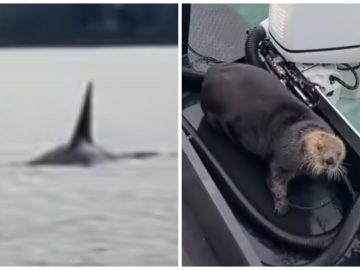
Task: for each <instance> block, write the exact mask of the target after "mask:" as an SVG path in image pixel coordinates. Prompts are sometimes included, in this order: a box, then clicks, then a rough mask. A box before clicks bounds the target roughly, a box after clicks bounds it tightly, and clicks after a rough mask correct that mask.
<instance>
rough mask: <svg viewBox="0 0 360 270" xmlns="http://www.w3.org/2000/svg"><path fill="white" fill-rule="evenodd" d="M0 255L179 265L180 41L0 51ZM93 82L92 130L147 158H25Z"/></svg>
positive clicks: (66, 131)
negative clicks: (66, 162)
mask: <svg viewBox="0 0 360 270" xmlns="http://www.w3.org/2000/svg"><path fill="white" fill-rule="evenodd" d="M0 71H1V72H0V89H1V90H0V130H1V133H0V146H1V147H0V211H1V212H0V213H1V219H0V265H87V266H92V265H104V266H106V265H177V245H178V244H177V233H178V228H177V224H178V220H177V218H178V217H177V200H178V195H177V192H178V182H177V156H176V155H170V156H169V155H166V153H169V152H176V151H177V49H176V48H171V47H168V48H166V47H164V48H136V49H126V48H121V49H86V50H83V49H49V50H44V49H38V50H2V51H0ZM88 80H92V81H93V82H94V90H95V91H94V112H93V114H94V115H93V116H94V119H93V120H94V136H95V138H96V140H97V142H98V144H99V145H101V146H103V147H104V148H106V149H107V150H110V151H112V152H115V153H121V152H125V151H126V152H128V151H153V150H155V151H160V152H163V153H165V155H160V156H158V157H155V158H152V159H148V160H129V161H119V162H113V163H108V164H103V165H99V166H97V167H93V168H90V169H84V168H69V167H59V168H57V167H36V168H32V167H26V166H23V165H22V164H21V163H19V162H21V161H26V160H29V159H31V158H32V157H34V156H36V155H37V154H39V153H42V152H43V151H44V150H47V149H49V148H52V147H54V146H56V145H59V144H61V143H63V142H65V141H67V139H68V138H69V136H70V135H71V132H72V129H73V125H74V124H75V123H74V122H75V120H76V118H77V114H78V112H79V110H80V104H81V102H82V98H83V95H84V93H85V88H84V87H85V84H86V82H87V81H88Z"/></svg>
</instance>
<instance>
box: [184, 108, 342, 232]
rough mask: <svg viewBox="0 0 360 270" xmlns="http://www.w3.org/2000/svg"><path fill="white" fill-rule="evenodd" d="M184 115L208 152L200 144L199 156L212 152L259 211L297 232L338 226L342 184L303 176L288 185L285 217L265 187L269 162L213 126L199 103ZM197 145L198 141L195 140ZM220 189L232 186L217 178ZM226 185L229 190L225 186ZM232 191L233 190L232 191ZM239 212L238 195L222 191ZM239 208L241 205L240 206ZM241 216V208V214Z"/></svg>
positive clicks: (214, 167)
mask: <svg viewBox="0 0 360 270" xmlns="http://www.w3.org/2000/svg"><path fill="white" fill-rule="evenodd" d="M183 118H184V119H185V120H186V121H187V122H188V124H189V125H190V126H191V127H192V129H193V130H194V131H195V132H196V134H197V136H198V138H199V139H200V140H201V142H202V143H203V144H204V145H205V146H206V148H207V151H208V153H207V152H206V151H203V150H201V149H200V148H199V147H198V148H197V151H199V155H200V157H202V158H203V157H204V156H206V155H209V154H210V155H211V156H212V157H213V158H214V160H215V161H216V163H217V166H220V167H221V169H222V170H223V171H224V172H225V173H226V174H227V176H228V177H229V178H230V179H231V181H232V182H233V184H234V185H233V188H235V189H237V192H240V193H241V194H242V195H244V196H245V198H246V199H247V200H248V201H249V203H251V204H252V205H253V206H254V207H255V208H256V209H257V210H258V211H259V213H260V214H262V215H263V216H264V217H265V218H266V219H267V220H269V221H270V222H271V223H272V224H274V225H276V226H277V227H279V228H281V229H282V230H285V231H287V232H289V233H292V234H296V235H304V236H305V235H320V234H323V233H325V232H328V231H330V230H332V229H334V228H336V227H337V226H338V225H339V224H340V222H341V220H342V218H343V216H344V215H346V211H347V208H348V205H347V204H348V203H347V202H346V200H342V199H341V198H344V196H346V195H345V193H346V192H347V190H346V187H344V185H343V184H341V183H338V182H335V181H329V180H328V179H326V177H317V179H314V178H313V177H311V178H310V177H302V178H301V179H300V177H299V178H298V179H294V181H291V182H290V184H289V191H288V198H289V201H290V203H291V205H292V206H291V208H290V210H289V212H288V213H287V214H285V215H283V216H279V215H277V214H276V213H275V212H274V211H273V199H272V196H271V194H270V192H269V191H268V189H267V186H266V177H267V174H268V169H267V165H266V164H265V163H264V162H262V161H260V160H259V159H258V158H257V157H255V156H253V155H252V154H250V153H248V152H246V151H245V150H244V149H242V148H241V147H236V146H234V145H233V144H232V143H231V142H230V141H229V140H228V139H227V138H226V137H224V136H223V135H222V134H221V133H219V132H217V131H216V130H214V129H213V128H212V127H210V126H209V125H208V124H207V123H206V121H205V119H204V115H203V112H202V110H201V108H200V105H199V104H198V103H197V104H195V105H192V106H190V107H188V108H186V109H185V110H183ZM194 143H195V144H196V142H194ZM209 160H211V159H207V161H206V162H205V164H206V165H207V167H208V169H209V171H210V173H212V174H214V172H215V174H216V171H217V170H218V168H219V167H216V166H215V165H214V164H211V161H209ZM214 180H215V181H216V184H217V185H218V186H219V188H220V190H221V191H222V192H223V193H224V192H225V193H226V190H227V189H228V188H229V186H228V185H227V184H226V183H225V182H224V181H222V180H221V179H220V178H219V177H217V178H216V177H214ZM226 185H227V187H226V188H227V189H226V188H224V186H226ZM232 194H233V193H232ZM223 195H224V197H225V198H227V199H229V201H230V203H231V206H232V208H233V211H236V208H237V207H236V205H237V203H239V202H237V201H236V197H234V196H231V198H230V195H228V194H223ZM239 209H240V208H239ZM238 214H239V215H241V214H242V213H241V211H239V213H238Z"/></svg>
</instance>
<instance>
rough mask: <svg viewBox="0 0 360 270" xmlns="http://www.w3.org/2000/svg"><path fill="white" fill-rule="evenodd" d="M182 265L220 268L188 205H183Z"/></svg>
mask: <svg viewBox="0 0 360 270" xmlns="http://www.w3.org/2000/svg"><path fill="white" fill-rule="evenodd" d="M182 242H183V247H182V265H183V266H220V263H219V262H218V259H217V258H216V255H215V254H214V252H213V250H212V249H211V247H210V246H209V243H208V242H207V241H206V239H205V237H204V235H203V233H202V230H201V228H200V227H199V224H198V222H197V220H196V218H195V216H194V214H193V213H192V211H191V208H190V207H189V205H188V204H187V203H185V202H184V201H183V203H182Z"/></svg>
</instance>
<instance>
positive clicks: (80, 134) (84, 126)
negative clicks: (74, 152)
mask: <svg viewBox="0 0 360 270" xmlns="http://www.w3.org/2000/svg"><path fill="white" fill-rule="evenodd" d="M92 89H93V83H92V82H91V81H90V82H88V84H87V86H86V94H85V99H84V103H83V105H82V109H81V112H80V116H79V119H78V121H77V124H76V127H75V130H74V133H73V135H72V139H71V146H72V147H73V146H76V145H78V144H79V143H80V142H84V141H85V142H88V143H92V142H93V138H92V130H91V120H92V117H91V103H92Z"/></svg>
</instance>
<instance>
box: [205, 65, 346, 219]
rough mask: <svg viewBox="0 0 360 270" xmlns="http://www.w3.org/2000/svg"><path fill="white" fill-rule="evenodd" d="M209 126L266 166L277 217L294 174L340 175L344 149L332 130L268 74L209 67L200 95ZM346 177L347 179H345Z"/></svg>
mask: <svg viewBox="0 0 360 270" xmlns="http://www.w3.org/2000/svg"><path fill="white" fill-rule="evenodd" d="M201 108H202V110H203V111H204V114H205V118H206V120H207V122H208V123H209V124H210V125H211V126H213V127H214V128H216V129H220V130H222V131H224V133H225V134H226V135H227V136H228V137H229V138H230V139H231V140H232V141H233V142H234V143H236V144H237V145H241V146H242V147H244V148H245V149H246V150H248V151H249V152H251V153H253V154H255V155H257V156H259V157H260V158H262V159H264V160H266V161H268V163H269V176H268V179H267V185H268V187H269V190H270V192H271V193H272V195H273V198H274V210H275V212H276V213H278V214H285V213H286V212H287V211H288V208H289V206H288V201H287V185H288V182H289V180H291V179H293V178H294V177H295V176H297V175H319V174H327V175H328V177H329V178H335V179H339V178H341V177H343V176H344V174H345V168H344V166H343V165H342V162H343V160H344V158H345V155H346V148H345V145H344V143H343V142H342V140H341V139H340V138H339V137H337V136H336V135H335V134H334V132H333V130H332V129H331V127H330V126H329V125H328V124H327V123H326V122H325V121H324V120H323V119H322V118H320V117H319V116H318V115H317V114H316V113H315V112H314V111H312V110H311V109H310V108H309V107H307V106H306V105H305V104H304V103H302V102H301V101H300V100H298V99H297V98H296V97H295V96H294V95H293V94H292V93H291V92H290V91H289V90H288V89H286V88H285V86H283V85H282V84H281V82H280V81H279V80H278V79H277V78H276V77H275V76H274V75H272V74H271V73H269V72H267V71H265V70H263V69H260V68H257V67H255V66H250V65H246V64H238V63H226V64H225V63H224V64H217V65H214V66H213V67H211V68H210V69H209V70H208V72H207V73H206V75H205V78H204V82H203V86H202V91H201ZM344 177H345V176H344Z"/></svg>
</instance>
